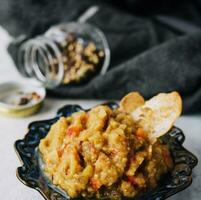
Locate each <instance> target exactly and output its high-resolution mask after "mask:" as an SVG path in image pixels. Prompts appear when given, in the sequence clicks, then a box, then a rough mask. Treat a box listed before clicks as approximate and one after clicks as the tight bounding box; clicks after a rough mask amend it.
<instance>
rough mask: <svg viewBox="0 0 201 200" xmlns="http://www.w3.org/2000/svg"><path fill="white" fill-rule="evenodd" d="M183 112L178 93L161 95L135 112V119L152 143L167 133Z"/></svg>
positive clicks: (133, 113) (133, 114) (133, 115)
mask: <svg viewBox="0 0 201 200" xmlns="http://www.w3.org/2000/svg"><path fill="white" fill-rule="evenodd" d="M181 112H182V100H181V97H180V95H179V93H178V92H171V93H160V94H158V95H156V96H154V97H153V98H151V99H150V100H148V101H146V102H145V104H144V105H143V106H140V107H138V108H137V109H136V110H134V111H133V112H132V113H131V115H132V117H133V119H134V120H135V121H136V122H137V123H138V125H139V126H140V127H142V128H143V129H144V130H145V131H146V132H147V133H148V135H149V139H150V141H151V143H154V142H155V141H156V139H157V138H158V137H160V136H162V135H164V134H165V133H167V132H168V131H169V130H170V129H171V127H172V126H173V124H174V123H175V121H176V119H177V118H178V117H179V116H180V114H181Z"/></svg>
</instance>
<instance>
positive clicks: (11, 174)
mask: <svg viewBox="0 0 201 200" xmlns="http://www.w3.org/2000/svg"><path fill="white" fill-rule="evenodd" d="M10 40H11V38H10V37H9V36H8V34H7V33H6V32H5V31H4V30H3V29H2V28H1V27H0V82H3V81H9V80H19V81H20V80H22V78H21V77H20V75H19V74H18V72H17V71H16V69H15V68H14V64H13V62H12V60H11V58H10V57H9V55H8V53H7V52H6V46H7V44H8V43H9V41H10ZM100 102H101V101H95V100H90V101H89V100H87V101H86V100H70V99H67V100H59V99H58V100H57V99H49V98H48V99H46V100H45V104H44V107H43V108H42V110H41V111H40V112H39V113H38V114H36V115H34V116H31V117H27V118H17V119H16V118H8V117H4V116H0V199H2V200H43V198H42V196H41V195H40V194H39V193H38V192H37V191H35V190H33V189H31V188H28V187H26V186H24V185H23V184H22V183H21V182H19V181H18V179H17V178H16V168H17V167H18V166H20V165H21V163H20V162H19V160H18V157H17V156H16V153H15V151H14V148H13V144H14V142H15V140H17V139H21V138H23V136H24V135H25V134H26V131H27V125H28V124H29V123H30V122H32V121H35V120H43V119H49V118H51V117H53V116H54V115H55V113H56V111H57V110H58V108H60V107H62V106H63V105H65V104H80V105H81V106H83V107H84V108H89V107H91V106H93V105H95V104H98V103H100ZM176 125H177V126H178V127H180V128H181V129H182V130H183V131H184V133H185V134H186V142H185V146H186V147H187V148H188V149H189V150H190V151H192V152H194V153H195V154H196V155H197V156H198V157H199V158H201V115H192V116H183V117H181V118H180V119H179V120H178V121H177V123H176ZM200 170H201V164H199V166H198V167H196V169H195V170H194V174H193V178H194V180H193V184H192V186H191V187H190V188H188V189H186V190H185V191H184V192H181V193H179V194H177V195H175V196H174V197H171V198H170V199H171V200H176V199H180V200H200V199H201V171H200Z"/></svg>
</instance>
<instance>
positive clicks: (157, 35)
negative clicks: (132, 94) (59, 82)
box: [0, 0, 201, 113]
mask: <svg viewBox="0 0 201 200" xmlns="http://www.w3.org/2000/svg"><path fill="white" fill-rule="evenodd" d="M0 2H1V3H2V5H6V6H5V7H4V9H2V8H0V11H1V12H0V13H1V14H0V15H1V16H2V17H0V24H2V26H4V27H5V28H6V29H7V30H8V31H9V33H10V34H11V35H13V36H15V37H19V36H21V35H24V36H25V40H26V39H29V38H30V37H34V36H36V35H38V34H41V33H43V32H44V31H45V30H47V29H48V28H49V27H50V26H51V25H54V24H58V23H61V22H70V21H73V20H77V19H78V18H79V16H80V15H81V14H82V13H83V12H84V11H85V10H86V9H87V8H89V7H90V6H92V5H94V1H90V0H83V1H73V0H67V1H64V0H60V1H56V2H48V1H45V0H44V1H34V2H33V1H24V0H20V2H18V3H14V2H12V1H11V0H8V1H5V0H0ZM157 2H158V1H157ZM96 4H97V5H98V6H99V11H98V12H97V13H96V14H95V15H94V16H93V17H92V18H90V19H89V21H88V23H90V24H93V25H95V26H97V27H98V28H100V29H101V30H102V31H103V32H104V34H105V36H106V38H107V40H108V43H109V46H110V49H111V63H110V66H109V70H108V72H107V73H106V74H105V75H98V76H96V77H93V78H92V79H91V80H90V81H89V82H87V83H85V84H83V85H79V86H78V85H77V86H60V87H58V88H56V89H54V90H51V91H48V93H49V94H50V95H53V96H56V97H62V98H86V99H89V98H97V99H120V98H121V97H122V96H124V95H125V94H126V93H128V92H129V91H132V90H137V91H139V92H141V93H142V94H143V95H144V96H145V97H146V98H149V97H150V96H153V95H155V94H156V93H158V92H168V91H172V90H177V91H179V92H180V93H181V95H182V97H183V99H184V112H185V113H189V112H199V111H201V103H200V102H201V28H200V26H201V17H200V13H199V11H200V5H201V3H200V1H199V0H193V1H187V0H186V1H177V2H175V1H165V0H162V1H160V2H158V4H154V3H153V2H152V6H150V7H147V5H149V4H150V3H149V2H148V1H147V0H143V1H138V0H126V1H123V2H122V1H113V0H108V1H96ZM17 8H18V9H17ZM143 8H144V9H143ZM184 8H185V9H184ZM16 9H17V10H16ZM8 11H9V12H8ZM23 41H24V40H23ZM23 41H20V40H19V41H18V42H16V41H15V43H12V44H11V45H10V46H9V48H8V50H9V52H10V54H11V56H12V58H13V60H14V61H16V57H17V52H18V48H19V46H20V44H21V43H22V42H23Z"/></svg>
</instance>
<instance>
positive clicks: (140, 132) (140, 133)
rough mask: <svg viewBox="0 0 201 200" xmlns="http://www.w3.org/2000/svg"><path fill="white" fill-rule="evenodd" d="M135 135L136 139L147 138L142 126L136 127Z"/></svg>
mask: <svg viewBox="0 0 201 200" xmlns="http://www.w3.org/2000/svg"><path fill="white" fill-rule="evenodd" d="M135 135H136V136H137V138H138V139H144V140H147V138H148V136H147V134H146V132H144V130H143V129H142V128H138V129H137V131H136V133H135Z"/></svg>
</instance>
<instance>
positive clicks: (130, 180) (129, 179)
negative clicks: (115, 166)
mask: <svg viewBox="0 0 201 200" xmlns="http://www.w3.org/2000/svg"><path fill="white" fill-rule="evenodd" d="M127 178H128V182H130V183H131V184H132V185H137V182H136V178H135V176H127Z"/></svg>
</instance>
